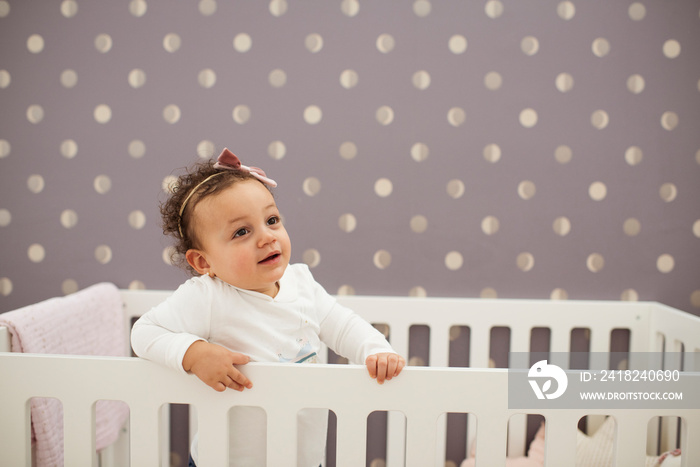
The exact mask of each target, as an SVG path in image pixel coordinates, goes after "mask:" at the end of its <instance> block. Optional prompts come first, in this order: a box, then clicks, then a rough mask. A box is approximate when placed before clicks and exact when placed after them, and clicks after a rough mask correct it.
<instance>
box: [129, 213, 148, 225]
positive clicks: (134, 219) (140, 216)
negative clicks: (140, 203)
mask: <svg viewBox="0 0 700 467" xmlns="http://www.w3.org/2000/svg"><path fill="white" fill-rule="evenodd" d="M145 225H146V215H145V214H144V213H143V211H140V210H138V209H137V210H136V211H131V212H130V213H129V227H131V228H132V229H136V230H140V229H143V227H144V226H145Z"/></svg>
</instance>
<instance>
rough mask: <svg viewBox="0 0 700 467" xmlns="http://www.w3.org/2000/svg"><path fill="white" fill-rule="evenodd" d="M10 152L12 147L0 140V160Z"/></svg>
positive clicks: (5, 141)
mask: <svg viewBox="0 0 700 467" xmlns="http://www.w3.org/2000/svg"><path fill="white" fill-rule="evenodd" d="M10 152H12V145H11V144H10V142H9V141H7V140H6V139H0V159H4V158H6V157H7V156H9V155H10Z"/></svg>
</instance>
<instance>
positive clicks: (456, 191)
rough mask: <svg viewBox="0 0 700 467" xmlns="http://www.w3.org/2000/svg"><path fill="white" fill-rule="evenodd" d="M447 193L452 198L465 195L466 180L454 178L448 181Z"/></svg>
mask: <svg viewBox="0 0 700 467" xmlns="http://www.w3.org/2000/svg"><path fill="white" fill-rule="evenodd" d="M447 195H448V196H449V197H450V198H452V199H459V198H461V197H462V196H463V195H464V182H462V181H461V180H457V179H453V180H450V181H449V182H447Z"/></svg>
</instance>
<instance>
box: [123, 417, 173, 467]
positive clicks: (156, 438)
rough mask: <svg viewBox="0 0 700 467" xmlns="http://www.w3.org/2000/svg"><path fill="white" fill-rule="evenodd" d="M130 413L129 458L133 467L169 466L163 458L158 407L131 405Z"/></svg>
mask: <svg viewBox="0 0 700 467" xmlns="http://www.w3.org/2000/svg"><path fill="white" fill-rule="evenodd" d="M130 409H131V410H130V413H129V443H130V444H129V449H130V452H129V457H130V458H131V465H134V466H135V465H139V464H141V465H157V466H162V465H169V462H167V463H165V462H166V459H162V458H161V450H160V445H161V443H160V437H161V436H163V433H162V432H161V430H160V427H159V423H158V422H159V419H160V417H159V410H158V406H155V407H152V406H148V405H146V404H139V405H133V404H132V405H131V406H130Z"/></svg>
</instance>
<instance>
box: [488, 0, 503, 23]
mask: <svg viewBox="0 0 700 467" xmlns="http://www.w3.org/2000/svg"><path fill="white" fill-rule="evenodd" d="M484 11H485V12H486V16H488V17H489V18H491V19H496V18H498V17H499V16H501V15H502V14H503V3H501V1H500V0H489V1H488V2H486V5H484Z"/></svg>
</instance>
